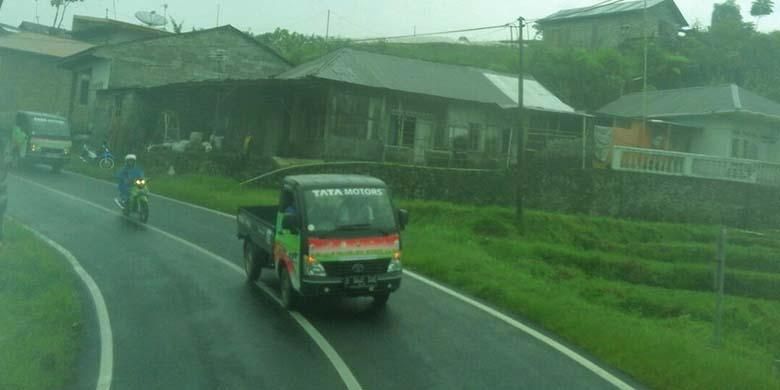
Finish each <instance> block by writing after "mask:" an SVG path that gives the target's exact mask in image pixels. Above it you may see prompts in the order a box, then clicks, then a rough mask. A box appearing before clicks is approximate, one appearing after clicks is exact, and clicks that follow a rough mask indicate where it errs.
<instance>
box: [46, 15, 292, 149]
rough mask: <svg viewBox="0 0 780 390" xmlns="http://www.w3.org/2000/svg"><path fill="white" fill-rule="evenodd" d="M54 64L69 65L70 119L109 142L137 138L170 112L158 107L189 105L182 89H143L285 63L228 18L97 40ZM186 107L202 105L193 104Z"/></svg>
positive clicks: (269, 71)
mask: <svg viewBox="0 0 780 390" xmlns="http://www.w3.org/2000/svg"><path fill="white" fill-rule="evenodd" d="M61 66H62V67H63V68H65V69H69V70H71V71H73V85H74V86H75V88H74V89H73V91H72V92H73V99H72V101H71V107H70V110H69V117H70V119H71V122H72V124H73V126H74V127H75V128H79V129H83V130H87V131H89V132H92V133H93V134H94V135H95V136H96V137H101V138H105V139H108V140H110V141H113V142H114V144H115V145H129V146H139V145H138V144H140V143H142V142H145V138H146V136H145V134H146V133H147V132H150V131H152V130H153V129H152V128H151V127H153V126H156V124H157V123H160V122H161V121H169V120H170V118H168V119H163V118H162V115H168V114H170V112H181V113H182V115H178V116H179V117H182V116H183V113H184V112H191V111H193V109H192V108H190V109H187V107H189V103H190V101H189V96H188V95H187V94H183V95H182V94H175V98H171V99H172V100H170V101H167V102H161V103H155V104H153V105H150V104H148V102H150V101H152V100H150V99H149V98H148V97H149V96H151V95H150V93H143V92H144V91H147V92H148V91H150V90H156V91H160V90H163V87H166V86H175V85H196V84H198V83H200V82H219V81H227V80H257V79H265V78H270V77H271V76H273V75H276V74H279V73H282V72H284V71H286V70H287V69H289V68H290V64H289V63H288V62H287V61H286V60H285V59H284V58H282V57H281V56H279V55H278V54H277V53H276V52H275V51H273V50H272V49H270V48H269V47H267V46H265V45H263V44H261V43H259V42H257V41H256V40H255V39H253V38H252V37H250V36H248V35H246V34H244V33H243V32H241V31H239V30H237V29H236V28H234V27H232V26H229V25H228V26H223V27H218V28H214V29H209V30H201V31H195V32H189V33H184V34H166V35H163V36H159V37H152V38H147V39H142V40H136V41H129V42H122V43H116V44H111V45H105V46H97V47H93V48H91V49H89V50H86V51H83V52H81V53H78V54H76V55H73V56H70V57H67V58H65V59H63V61H62V62H61ZM220 93H221V92H219V93H217V92H215V91H212V92H211V95H210V96H211V97H210V99H212V100H211V103H210V106H208V108H209V109H211V108H214V107H217V106H219V104H218V103H217V102H216V100H214V99H219V96H220ZM163 103H164V104H163ZM160 104H163V105H162V106H161V105H160ZM163 106H168V107H169V110H167V111H170V112H162V110H160V109H159V108H160V107H163ZM192 107H197V108H196V110H202V107H201V106H197V105H192ZM196 117H199V116H196ZM212 125H214V126H216V125H215V124H208V125H206V124H205V123H201V124H200V126H201V128H202V127H208V126H212ZM201 128H198V130H197V131H200V130H201ZM211 130H214V129H213V128H212V129H211ZM222 130H223V129H219V131H222ZM183 136H186V134H183ZM144 146H145V145H144Z"/></svg>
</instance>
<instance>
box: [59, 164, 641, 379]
mask: <svg viewBox="0 0 780 390" xmlns="http://www.w3.org/2000/svg"><path fill="white" fill-rule="evenodd" d="M74 175H77V176H83V177H87V178H90V179H93V180H98V181H101V182H104V183H105V181H103V180H99V179H95V178H92V177H90V176H86V175H82V174H79V173H74ZM158 196H159V195H158ZM162 198H165V199H169V200H171V201H173V202H175V203H178V204H181V205H186V206H190V207H193V208H196V209H198V210H203V211H207V212H210V213H213V214H215V215H219V216H222V217H225V218H230V219H235V216H233V215H229V214H226V213H223V212H221V211H217V210H212V209H209V208H206V207H203V206H198V205H194V204H191V203H187V202H183V201H180V200H177V199H170V198H166V197H162ZM404 274H406V275H409V276H410V277H412V278H414V279H416V280H418V281H420V282H422V283H424V284H427V285H428V286H430V287H433V288H435V289H437V290H439V291H441V292H443V293H445V294H448V295H450V296H452V297H454V298H456V299H458V300H460V301H462V302H465V303H467V304H469V305H471V306H474V307H476V308H477V309H480V310H482V311H483V312H485V313H487V314H489V315H491V316H493V317H495V318H497V319H499V320H501V321H503V322H504V323H506V324H508V325H510V326H512V327H514V328H515V329H518V330H520V331H522V332H523V333H526V334H527V335H529V336H531V337H533V338H535V339H537V340H538V341H541V342H542V343H544V344H547V345H548V346H550V347H551V348H553V349H555V350H556V351H558V352H560V353H561V354H563V355H565V356H566V357H568V358H570V359H572V360H574V361H575V362H577V363H578V364H580V365H581V366H583V367H585V368H586V369H588V370H590V371H591V372H593V373H594V374H596V375H598V376H599V377H601V378H602V379H604V380H605V381H607V382H609V383H610V384H611V385H613V386H615V387H616V388H618V389H620V390H635V389H634V387H632V386H631V385H629V384H627V383H625V382H624V381H622V380H621V379H620V378H618V377H616V376H614V375H612V374H611V373H609V372H608V371H607V370H605V369H603V368H601V367H599V366H598V365H597V364H596V363H593V362H591V361H590V360H588V359H587V358H585V357H584V356H582V355H580V354H578V353H577V352H574V351H572V350H571V349H569V348H567V347H566V346H565V345H563V344H561V343H559V342H557V341H555V340H553V339H552V338H550V337H548V336H545V335H544V334H542V333H541V332H539V331H537V330H535V329H533V328H532V327H530V326H528V325H525V324H523V323H522V322H520V321H518V320H516V319H514V318H512V317H510V316H508V315H506V314H504V313H501V312H499V311H498V310H496V309H493V308H491V307H490V306H487V305H485V304H483V303H480V302H478V301H475V300H474V299H472V298H469V297H467V296H465V295H463V294H461V293H459V292H457V291H454V290H452V289H450V288H448V287H445V286H443V285H441V284H439V283H436V282H434V281H433V280H430V279H428V278H426V277H424V276H422V275H419V274H417V273H414V272H412V271H408V270H404Z"/></svg>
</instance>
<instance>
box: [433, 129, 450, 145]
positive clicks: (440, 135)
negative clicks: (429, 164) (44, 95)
mask: <svg viewBox="0 0 780 390" xmlns="http://www.w3.org/2000/svg"><path fill="white" fill-rule="evenodd" d="M433 144H434V147H435V148H436V149H439V150H447V149H449V148H450V139H449V137H447V127H446V126H445V125H444V124H441V123H439V124H437V125H436V129H435V130H434V136H433Z"/></svg>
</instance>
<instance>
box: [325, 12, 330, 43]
mask: <svg viewBox="0 0 780 390" xmlns="http://www.w3.org/2000/svg"><path fill="white" fill-rule="evenodd" d="M329 37H330V10H328V23H326V24H325V40H326V41H327V40H328V38H329Z"/></svg>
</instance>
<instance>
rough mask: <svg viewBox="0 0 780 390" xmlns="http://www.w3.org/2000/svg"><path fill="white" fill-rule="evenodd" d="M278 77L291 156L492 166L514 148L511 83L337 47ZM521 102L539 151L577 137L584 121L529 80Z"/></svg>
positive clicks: (510, 78) (493, 75) (512, 79)
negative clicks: (553, 139) (562, 139)
mask: <svg viewBox="0 0 780 390" xmlns="http://www.w3.org/2000/svg"><path fill="white" fill-rule="evenodd" d="M276 79H277V80H282V81H285V82H287V83H288V86H287V88H286V90H287V91H288V95H287V96H288V98H287V99H288V103H287V105H288V110H289V111H290V113H291V114H290V116H289V140H290V141H289V142H290V146H289V150H290V152H291V153H292V154H293V155H294V157H304V158H325V159H342V160H344V159H350V160H375V161H376V160H379V161H396V162H403V163H415V164H427V165H439V166H464V165H466V166H485V167H496V166H506V165H507V164H508V163H509V162H510V161H511V158H512V157H511V156H512V153H513V151H514V149H515V147H514V146H513V145H514V144H516V143H517V134H515V132H513V131H512V129H513V127H514V123H515V121H514V119H513V118H514V116H515V115H516V110H512V109H513V108H517V95H518V80H517V76H516V75H507V74H501V73H497V72H493V71H490V70H485V69H477V68H472V67H466V66H457V65H448V64H438V63H433V62H426V61H420V60H414V59H409V58H401V57H394V56H389V55H383V54H376V53H370V52H365V51H359V50H354V49H340V50H338V51H335V52H333V53H330V54H328V55H326V56H324V57H322V58H320V59H317V60H315V61H312V62H309V63H306V64H303V65H300V66H298V67H296V68H294V69H291V70H289V71H287V72H285V73H283V74H281V75H279V76H278V77H277V78H276ZM524 100H525V107H526V108H527V109H528V113H529V118H530V119H529V120H528V122H527V124H528V125H529V126H528V127H529V128H530V129H529V132H528V134H529V138H531V137H536V138H535V139H536V141H535V142H534V143H535V144H538V145H540V146H539V147H543V146H544V143H545V142H547V140H548V138H550V137H556V136H558V137H569V138H576V137H579V136H580V134H581V132H582V121H583V117H582V116H581V115H579V114H578V113H577V112H575V110H574V109H573V108H571V107H570V106H568V105H566V104H565V103H563V102H562V101H561V100H560V99H558V98H557V97H556V96H555V95H553V94H552V93H551V92H549V91H548V90H547V89H545V88H544V86H542V85H541V84H540V83H539V82H538V81H536V80H534V79H533V78H532V77H529V76H526V78H525V90H524ZM531 141H532V140H531V139H529V144H531V143H532V142H531Z"/></svg>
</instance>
